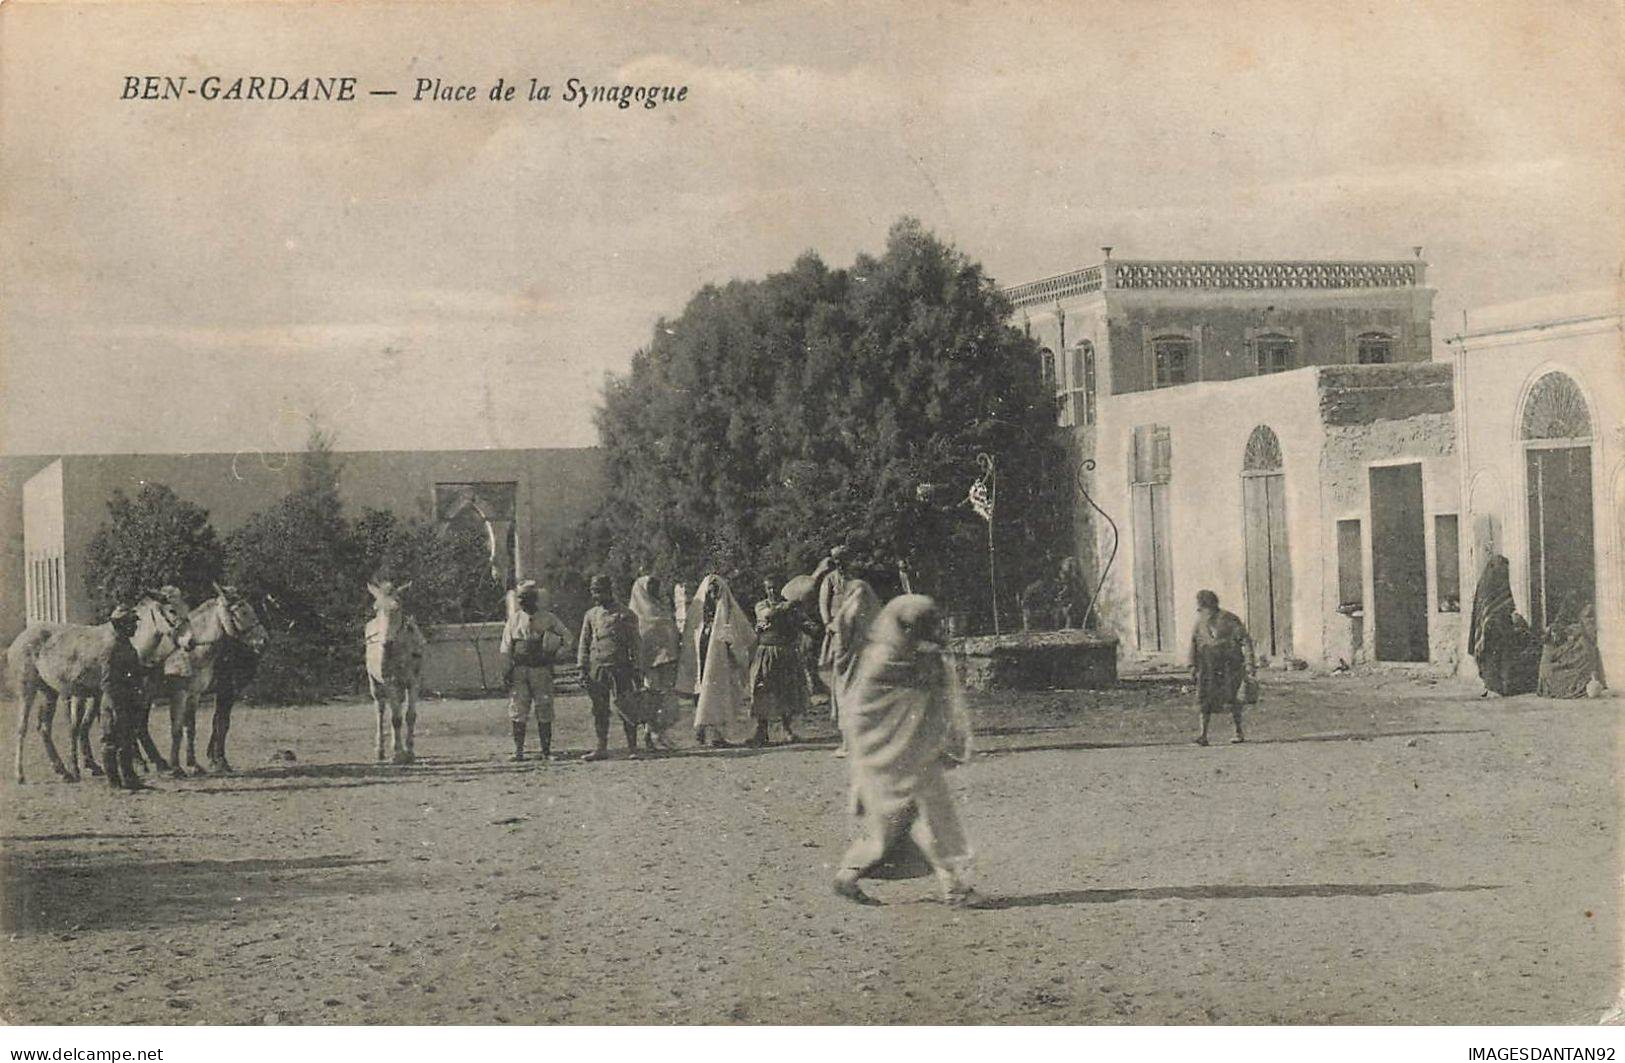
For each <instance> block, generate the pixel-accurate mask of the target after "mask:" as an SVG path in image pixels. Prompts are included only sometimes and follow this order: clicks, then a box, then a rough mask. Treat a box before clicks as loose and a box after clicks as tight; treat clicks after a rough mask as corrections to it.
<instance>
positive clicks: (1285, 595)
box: [1241, 473, 1292, 657]
mask: <svg viewBox="0 0 1625 1063" xmlns="http://www.w3.org/2000/svg"><path fill="white" fill-rule="evenodd" d="M1285 484H1286V478H1285V477H1284V476H1282V475H1281V474H1280V473H1272V474H1268V475H1261V476H1260V475H1248V476H1243V477H1242V481H1241V493H1242V508H1243V511H1244V526H1243V533H1244V538H1245V541H1246V550H1247V630H1248V632H1249V633H1250V634H1251V635H1252V636H1253V642H1254V644H1255V645H1256V646H1257V647H1258V652H1260V653H1262V654H1265V655H1267V656H1270V657H1284V656H1287V655H1288V654H1290V653H1291V652H1292V568H1291V564H1290V561H1289V560H1288V555H1287V535H1286V493H1285V492H1286V488H1285Z"/></svg>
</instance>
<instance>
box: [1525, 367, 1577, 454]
mask: <svg viewBox="0 0 1625 1063" xmlns="http://www.w3.org/2000/svg"><path fill="white" fill-rule="evenodd" d="M1522 434H1523V438H1525V439H1590V438H1591V414H1590V412H1589V411H1587V410H1586V400H1585V396H1584V395H1582V394H1580V387H1579V385H1578V384H1576V383H1575V382H1574V380H1573V379H1572V378H1570V377H1569V376H1568V375H1566V374H1564V373H1556V372H1553V373H1547V374H1546V375H1545V376H1543V377H1541V378H1540V379H1539V380H1537V381H1535V386H1534V387H1532V388H1530V389H1529V397H1528V398H1526V399H1524V403H1523V422H1522Z"/></svg>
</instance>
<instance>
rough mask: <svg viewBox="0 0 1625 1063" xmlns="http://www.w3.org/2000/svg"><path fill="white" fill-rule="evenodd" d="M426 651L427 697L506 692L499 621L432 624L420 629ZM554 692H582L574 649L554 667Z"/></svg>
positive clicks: (425, 691)
mask: <svg viewBox="0 0 1625 1063" xmlns="http://www.w3.org/2000/svg"><path fill="white" fill-rule="evenodd" d="M423 637H424V638H426V639H428V640H429V652H428V655H427V656H426V657H425V658H424V661H423V691H424V693H427V694H488V695H491V696H493V697H497V696H501V695H503V694H505V693H506V687H505V686H504V685H503V682H502V655H501V654H500V653H499V652H498V651H499V650H500V649H501V648H502V622H501V621H499V620H491V621H487V622H485V623H479V624H435V625H432V626H429V627H426V628H424V629H423ZM553 690H554V691H555V692H556V693H559V694H575V693H579V692H580V691H581V674H580V672H579V671H578V670H577V669H576V665H575V654H574V651H573V649H572V650H571V651H570V652H568V653H567V655H566V659H565V660H563V661H561V662H559V663H558V664H557V665H555V666H554V668H553Z"/></svg>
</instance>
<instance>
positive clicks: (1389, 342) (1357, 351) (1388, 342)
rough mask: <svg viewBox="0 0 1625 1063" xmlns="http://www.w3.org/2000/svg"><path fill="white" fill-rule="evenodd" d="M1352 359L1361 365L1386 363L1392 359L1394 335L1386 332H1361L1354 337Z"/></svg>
mask: <svg viewBox="0 0 1625 1063" xmlns="http://www.w3.org/2000/svg"><path fill="white" fill-rule="evenodd" d="M1354 360H1355V361H1357V362H1359V363H1360V364H1361V365H1387V364H1388V363H1389V362H1391V361H1393V360H1394V337H1393V336H1392V335H1390V334H1389V333H1386V332H1362V333H1360V334H1359V335H1358V336H1356V337H1354Z"/></svg>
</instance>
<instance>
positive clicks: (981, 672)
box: [949, 631, 1117, 690]
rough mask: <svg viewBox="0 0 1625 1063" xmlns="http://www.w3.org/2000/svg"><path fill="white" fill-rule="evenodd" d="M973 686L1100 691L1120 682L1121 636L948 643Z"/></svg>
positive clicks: (1029, 636)
mask: <svg viewBox="0 0 1625 1063" xmlns="http://www.w3.org/2000/svg"><path fill="white" fill-rule="evenodd" d="M949 649H950V651H951V652H952V653H953V655H954V662H955V664H956V665H957V666H958V669H959V676H960V681H961V682H963V683H964V684H965V686H966V687H967V688H968V689H970V690H1102V689H1105V688H1107V687H1112V686H1116V685H1117V639H1115V638H1113V637H1111V636H1109V635H1094V634H1088V633H1086V632H1082V631H1047V632H1038V633H1026V634H1020V635H1000V636H996V637H995V636H992V635H986V636H981V637H978V638H966V639H955V640H953V641H952V642H950V643H949Z"/></svg>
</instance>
